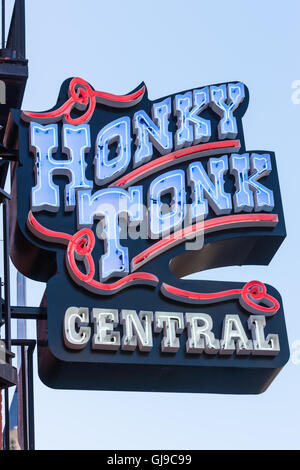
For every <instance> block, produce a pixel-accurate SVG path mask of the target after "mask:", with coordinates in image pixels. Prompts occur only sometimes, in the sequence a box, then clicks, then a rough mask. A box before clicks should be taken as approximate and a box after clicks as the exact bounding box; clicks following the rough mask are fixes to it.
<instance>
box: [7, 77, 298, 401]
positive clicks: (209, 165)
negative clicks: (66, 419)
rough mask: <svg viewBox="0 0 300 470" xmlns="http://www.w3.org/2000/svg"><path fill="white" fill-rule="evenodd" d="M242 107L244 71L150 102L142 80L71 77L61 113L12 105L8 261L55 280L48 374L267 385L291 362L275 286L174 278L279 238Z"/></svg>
mask: <svg viewBox="0 0 300 470" xmlns="http://www.w3.org/2000/svg"><path fill="white" fill-rule="evenodd" d="M247 105H248V90H247V88H246V87H245V86H244V84H242V83H240V82H232V83H225V84H220V85H212V86H206V87H202V88H199V89H195V90H188V91H186V92H181V93H177V94H175V95H172V96H168V97H165V98H162V99H159V100H156V101H154V102H151V101H150V100H149V99H148V97H147V90H146V87H145V85H144V84H142V85H141V86H140V87H138V88H137V89H136V90H134V91H133V92H132V93H130V94H128V95H124V96H117V95H112V94H109V93H104V92H99V91H95V90H93V88H92V87H91V86H90V85H89V84H88V83H86V82H85V81H84V80H82V79H79V78H73V79H71V80H67V81H66V82H64V84H63V85H62V89H61V92H60V95H59V100H58V102H57V105H56V106H55V107H54V108H53V109H52V110H50V111H46V112H39V113H35V112H28V111H22V112H18V111H16V110H13V111H12V116H13V121H14V123H15V124H14V125H17V126H18V132H19V162H18V163H19V164H16V166H15V171H14V172H13V192H14V199H13V204H14V205H15V206H16V209H17V211H14V217H13V218H12V220H11V224H12V230H13V233H14V244H13V246H12V258H13V261H14V263H15V264H16V266H17V267H18V269H19V270H20V271H22V272H23V273H24V274H25V275H27V276H29V277H32V278H33V279H38V280H40V281H46V282H47V289H46V293H45V299H44V302H46V303H47V312H48V313H47V326H48V336H47V343H45V346H44V347H40V349H39V357H40V367H39V373H40V376H41V378H42V379H43V380H44V381H45V382H46V383H48V384H49V385H51V386H54V387H65V388H95V389H102V388H104V389H105V388H107V389H124V390H125V389H127V390H130V389H132V390H169V391H211V392H220V393H258V392H260V391H262V390H263V389H264V388H265V387H266V384H267V383H269V382H270V381H271V380H272V378H273V377H274V376H275V375H276V374H277V372H278V370H279V369H280V368H281V367H282V366H283V365H284V363H285V362H286V361H287V358H288V354H289V352H288V344H287V337H286V331H285V324H284V317H283V310H282V302H281V299H280V296H279V294H278V292H277V291H275V290H274V289H273V288H272V287H271V286H266V285H265V284H264V283H262V282H259V281H250V282H244V283H232V282H231V283H230V282H227V283H222V282H217V281H215V282H214V281H191V280H182V279H179V278H180V277H182V276H184V275H187V274H191V273H193V272H197V271H200V270H206V269H210V268H214V267H220V266H228V265H235V264H238V265H242V264H268V263H269V262H270V260H271V259H272V257H273V256H274V254H275V253H276V251H277V249H278V248H279V246H280V244H281V243H282V241H283V239H284V237H285V226H284V218H283V211H282V205H281V199H280V191H279V185H278V177H277V171H276V163H275V156H274V154H273V152H268V151H247V150H246V148H245V144H244V136H243V129H242V116H243V114H244V112H245V110H246V108H247ZM43 331H44V330H43V326H42V325H40V332H41V335H42V336H43V335H44V333H43ZM44 336H45V335H44ZM44 339H45V338H44ZM129 352H130V355H129V356H128V353H129ZM74 354H75V356H74ZM226 356H230V357H231V360H230V361H229V362H228V361H227V362H226V359H225V357H226ZM246 357H247V359H246V360H245V358H246ZM49 364H52V366H51V367H50V365H49ZM53 364H57V366H56V367H55V366H53ZM199 368H200V369H199ZM214 368H216V369H214ZM75 369H76V371H77V372H78V374H79V375H78V376H77V377H75V375H74V370H75ZM214 370H218V372H217V375H218V376H217V375H214V373H213V371H214ZM108 371H110V372H108ZM163 371H164V372H163ZM198 371H199V372H198ZM198 373H199V374H200V375H201V377H202V378H204V379H205V385H204V384H203V381H202V380H200V379H199V378H195V377H196V376H197V374H198ZM97 374H98V376H97ZM99 374H100V375H101V374H104V377H103V381H102V382H101V379H100V378H99ZM124 374H125V375H126V374H129V376H130V378H128V380H127V379H126V380H125V379H124V377H125V375H124ZM140 374H141V375H140ZM157 374H159V376H160V380H159V381H157V379H156V377H157ZM174 374H179V375H178V381H177V382H176V381H175V382H176V383H174V380H173V379H172V377H173V376H174ZM112 376H113V377H112ZM247 376H248V377H249V380H250V382H249V381H248V382H246V383H243V380H245V378H246V377H247ZM122 377H123V378H122ZM141 377H143V380H144V382H145V383H144V382H143V383H141V382H140V378H141ZM180 377H181V379H180ZM197 377H198V376H197ZM220 377H223V380H225V381H226V384H223V385H221V384H220ZM151 380H152V382H151Z"/></svg>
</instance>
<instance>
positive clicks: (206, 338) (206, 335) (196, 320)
mask: <svg viewBox="0 0 300 470" xmlns="http://www.w3.org/2000/svg"><path fill="white" fill-rule="evenodd" d="M185 322H186V325H187V331H188V340H187V342H186V351H187V352H188V353H194V354H199V353H202V352H203V351H205V352H206V353H207V354H216V353H217V352H219V348H220V342H219V340H218V339H215V335H214V334H213V332H212V327H213V322H212V318H211V317H210V316H209V315H207V314H206V313H186V316H185Z"/></svg>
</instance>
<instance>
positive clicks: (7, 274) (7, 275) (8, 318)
mask: <svg viewBox="0 0 300 470" xmlns="http://www.w3.org/2000/svg"><path fill="white" fill-rule="evenodd" d="M3 230H4V233H3V239H4V295H5V303H4V311H5V343H6V349H7V351H9V352H10V351H11V311H10V267H9V219H8V199H5V202H4V205H3ZM7 362H8V364H11V358H10V357H9V358H8V360H7Z"/></svg>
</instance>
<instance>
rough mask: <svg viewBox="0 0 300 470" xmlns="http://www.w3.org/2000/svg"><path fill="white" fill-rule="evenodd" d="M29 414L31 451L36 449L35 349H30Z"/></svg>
mask: <svg viewBox="0 0 300 470" xmlns="http://www.w3.org/2000/svg"><path fill="white" fill-rule="evenodd" d="M27 354H28V356H27V357H28V414H29V450H34V449H35V438H34V432H35V431H34V388H33V349H32V348H30V347H29V348H28V353H27Z"/></svg>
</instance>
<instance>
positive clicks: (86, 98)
mask: <svg viewBox="0 0 300 470" xmlns="http://www.w3.org/2000/svg"><path fill="white" fill-rule="evenodd" d="M144 93H145V86H142V87H141V88H140V89H139V90H137V91H136V92H134V93H131V94H129V95H114V94H112V93H106V92H103V91H95V90H93V89H92V88H91V87H90V85H89V84H88V83H87V82H86V81H85V80H83V79H82V78H79V77H76V78H73V79H72V80H71V82H70V85H69V92H68V94H69V99H68V100H67V101H66V102H65V103H64V104H63V105H62V106H61V107H60V108H58V109H55V110H54V111H49V112H45V113H33V112H30V111H23V113H22V117H23V119H24V120H25V121H27V120H32V119H35V120H37V121H44V120H47V121H50V122H57V121H59V120H60V119H63V120H64V122H67V123H68V124H73V125H79V124H84V123H85V122H88V121H89V120H90V119H91V117H92V115H93V113H94V110H95V107H96V102H99V103H102V104H105V105H107V106H112V107H121V106H126V107H130V106H134V105H135V104H136V103H138V102H139V101H140V100H141V99H142V98H143V96H144ZM73 108H77V109H79V110H80V111H84V110H85V109H86V108H87V109H86V111H85V112H84V114H83V115H82V116H80V117H78V118H72V117H71V115H70V114H71V111H72V109H73Z"/></svg>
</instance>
